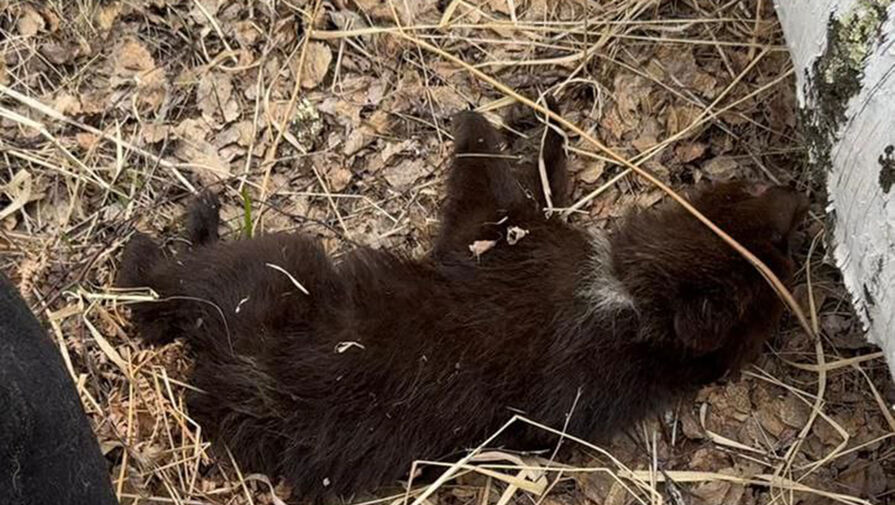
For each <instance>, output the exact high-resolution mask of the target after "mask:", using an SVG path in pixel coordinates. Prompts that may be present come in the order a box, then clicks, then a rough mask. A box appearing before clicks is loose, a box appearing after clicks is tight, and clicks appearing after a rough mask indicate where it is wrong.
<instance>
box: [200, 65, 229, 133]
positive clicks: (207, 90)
mask: <svg viewBox="0 0 895 505" xmlns="http://www.w3.org/2000/svg"><path fill="white" fill-rule="evenodd" d="M196 105H197V106H198V107H199V110H200V111H202V116H203V117H204V118H205V119H206V120H207V121H209V122H210V123H217V122H218V121H216V120H215V119H216V118H221V119H223V122H224V123H225V124H226V123H230V122H232V121H235V120H236V119H237V118H238V117H239V103H237V101H236V98H235V97H234V96H233V82H232V81H231V80H230V76H229V75H227V74H224V73H218V72H213V73H210V74H209V75H206V76H205V78H203V79H201V80H200V81H199V86H198V87H197V88H196Z"/></svg>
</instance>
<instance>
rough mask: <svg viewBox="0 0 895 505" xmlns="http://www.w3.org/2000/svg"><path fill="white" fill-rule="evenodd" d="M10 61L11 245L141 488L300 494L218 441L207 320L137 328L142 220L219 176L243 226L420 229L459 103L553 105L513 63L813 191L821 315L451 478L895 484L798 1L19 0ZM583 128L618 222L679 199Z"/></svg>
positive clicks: (670, 175)
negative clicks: (641, 403) (667, 394)
mask: <svg viewBox="0 0 895 505" xmlns="http://www.w3.org/2000/svg"><path fill="white" fill-rule="evenodd" d="M488 80H490V81H491V82H488ZM495 82H497V83H499V84H500V86H496V85H495ZM0 86H2V87H0V160H2V162H0V190H2V191H0V255H2V256H0V270H2V271H3V272H4V273H6V274H7V275H8V276H10V277H11V278H12V279H13V281H14V282H15V283H16V284H17V285H18V286H19V288H20V289H21V290H22V292H23V293H24V295H25V297H26V299H27V300H28V302H29V303H30V304H31V306H32V308H33V309H34V310H35V312H36V313H37V314H38V316H39V317H40V319H41V320H42V321H43V322H44V323H45V324H46V327H47V329H48V331H49V333H50V335H51V336H52V337H53V338H54V339H55V340H56V342H57V343H58V344H59V346H60V350H61V352H62V355H63V357H64V359H65V362H66V364H67V366H68V367H69V371H70V372H71V374H72V377H73V379H74V380H75V382H76V383H77V385H78V391H79V393H80V396H81V398H82V400H83V404H84V406H85V409H86V410H87V412H88V414H89V415H90V417H91V420H92V423H93V426H94V429H95V431H96V434H97V437H98V438H99V440H100V443H101V447H102V450H103V453H104V454H105V456H106V458H107V460H108V462H109V465H110V472H111V478H112V479H113V483H114V487H115V489H116V492H117V493H118V495H119V497H120V498H121V500H122V503H176V504H199V503H203V504H204V503H213V504H244V503H255V504H271V503H272V504H278V503H282V502H281V501H280V500H281V499H287V498H288V497H289V495H290V490H289V489H288V487H287V486H285V485H284V484H282V483H281V482H278V481H277V479H276V476H270V478H268V477H266V476H262V475H250V474H246V473H244V472H241V471H240V469H238V468H235V467H234V465H233V464H231V461H228V460H226V459H222V458H218V459H217V460H215V459H214V458H212V457H210V455H209V451H208V450H207V449H208V448H209V443H208V440H207V439H205V438H204V437H203V435H202V432H201V430H200V428H199V427H198V426H196V425H195V423H193V422H192V421H191V420H190V418H189V412H187V411H186V408H185V406H184V400H183V397H184V393H185V391H186V390H187V389H188V388H189V384H188V382H189V368H190V360H189V358H188V357H187V355H186V354H185V352H184V348H183V347H182V345H181V344H180V343H174V344H170V345H167V346H164V347H152V346H148V345H146V344H144V343H142V342H141V341H139V340H138V339H137V338H134V336H133V335H132V329H131V327H130V326H129V324H128V319H127V310H126V308H125V305H126V302H127V298H126V297H122V296H120V295H119V294H116V293H115V292H114V291H112V290H111V285H112V283H113V279H114V276H115V272H116V269H117V267H118V261H119V258H120V255H121V249H122V246H123V244H124V243H126V241H127V239H128V237H129V235H130V233H131V232H132V231H133V230H134V229H139V230H143V231H148V232H150V233H152V234H154V235H157V236H162V237H172V236H175V235H176V233H177V232H178V230H179V229H180V228H181V216H182V214H183V212H184V208H185V204H186V203H187V202H188V201H189V197H190V195H191V194H192V193H193V191H194V190H195V189H197V188H203V187H210V188H213V189H215V190H216V191H217V192H218V193H219V194H220V195H221V197H222V200H223V208H222V217H223V220H224V222H225V224H224V228H223V229H222V234H223V235H224V237H225V239H227V238H232V237H237V236H240V235H244V234H246V233H247V232H252V233H255V234H257V233H261V232H272V231H282V230H300V231H301V232H303V233H308V234H312V235H314V236H316V237H319V238H320V240H322V241H323V243H324V244H325V246H326V248H327V249H328V250H329V251H331V252H332V253H333V254H335V255H339V254H341V253H343V252H344V251H346V250H349V249H350V248H351V247H353V246H354V244H357V243H361V244H367V245H371V246H373V247H377V248H379V247H381V248H387V249H389V250H396V251H402V252H405V253H407V254H410V255H413V256H422V255H424V254H426V252H427V251H428V250H429V247H430V245H431V238H432V237H433V234H434V231H435V229H436V228H437V226H438V212H437V210H438V205H439V202H440V198H441V196H442V194H443V193H442V189H443V184H444V176H445V168H446V166H447V164H446V163H445V162H446V160H447V159H448V158H449V154H450V151H451V136H450V128H449V121H450V117H451V115H452V114H453V113H454V112H456V111H458V110H461V109H465V108H467V107H469V106H470V105H472V106H474V107H476V108H478V109H479V110H481V111H483V112H486V113H487V115H488V117H489V118H490V119H492V120H493V121H494V122H495V123H497V124H508V123H511V124H517V123H518V121H516V120H517V119H518V118H519V117H521V116H520V115H524V114H528V115H531V117H532V121H530V122H529V123H530V126H531V127H530V128H528V129H526V128H522V131H513V132H511V133H510V134H511V135H516V136H520V137H526V136H531V135H530V134H531V133H532V132H534V131H536V130H537V127H538V125H539V123H538V122H537V121H536V120H534V115H533V113H532V112H531V111H529V110H526V109H525V108H524V107H523V106H521V105H519V104H518V103H517V100H516V99H515V97H514V96H513V93H510V92H508V90H514V93H518V94H519V95H522V96H525V97H528V98H531V99H537V98H538V97H539V96H541V95H542V94H547V93H549V94H552V95H554V96H555V97H556V98H557V99H558V100H559V102H560V104H561V106H562V110H563V116H564V118H565V119H567V120H568V121H570V122H571V123H574V124H575V125H578V126H579V127H580V128H581V129H583V130H584V131H586V132H588V133H589V134H591V135H593V136H594V137H595V138H597V139H598V140H599V141H600V142H602V143H603V144H605V145H606V146H608V147H609V148H610V149H612V150H613V151H614V152H616V153H618V154H620V155H621V156H623V157H625V158H626V159H628V160H631V161H633V162H637V163H640V164H641V166H642V167H644V168H645V169H647V170H649V171H650V172H651V173H653V174H655V175H656V176H657V177H658V178H659V179H660V180H662V181H664V182H666V183H668V184H670V185H671V186H672V187H673V188H675V189H678V190H679V189H685V188H686V187H688V186H690V185H693V184H695V183H697V182H699V181H701V180H726V179H730V178H733V177H738V178H750V179H755V180H763V181H770V182H780V183H785V184H794V185H795V186H797V187H798V188H800V189H802V190H805V191H806V192H809V193H810V195H811V197H812V201H813V205H812V212H811V215H810V218H809V222H808V224H807V226H806V228H805V231H804V233H803V247H802V248H801V249H800V250H799V252H798V261H799V264H800V266H801V268H800V270H799V273H798V276H797V282H796V283H795V285H794V286H793V290H792V291H793V294H794V295H795V298H796V299H797V300H798V301H799V303H800V304H801V306H802V307H803V310H804V311H805V312H806V313H807V314H808V315H809V318H810V320H811V322H812V324H814V325H816V327H817V328H818V330H819V335H820V336H821V337H820V339H819V340H814V339H812V338H811V337H809V336H808V335H807V334H806V333H805V332H804V331H802V330H801V329H800V327H799V325H798V324H797V322H796V320H795V318H794V317H791V316H789V317H787V318H786V320H785V321H784V324H783V325H782V328H781V331H780V333H779V335H777V336H776V337H775V338H774V339H773V340H772V341H771V342H770V343H769V345H768V346H767V347H766V351H765V353H764V354H763V355H762V357H761V358H760V359H759V360H758V362H757V363H755V364H754V366H751V367H749V368H748V369H747V370H745V371H744V372H743V373H742V374H741V375H740V376H739V377H737V378H735V379H733V380H730V381H726V382H724V383H722V384H719V385H715V386H711V387H707V388H704V389H703V390H702V391H701V392H699V394H698V395H695V396H694V397H692V398H689V399H687V400H686V401H683V402H680V404H679V405H677V406H676V408H675V409H673V410H672V411H671V412H669V413H667V414H666V415H664V416H661V417H660V418H657V419H652V420H649V421H648V422H646V423H643V424H642V425H639V426H636V427H633V428H632V429H631V431H630V433H629V434H628V435H627V436H621V437H619V438H618V440H616V441H615V442H613V443H612V444H610V445H607V446H605V447H597V446H595V445H593V444H588V443H583V442H575V441H571V440H566V442H565V445H566V447H567V449H569V448H571V450H565V451H563V452H562V453H561V457H560V458H559V459H557V460H556V461H553V462H551V461H550V460H549V458H548V457H547V456H545V455H541V456H538V455H524V456H519V455H512V454H507V453H504V452H501V451H499V450H496V449H493V448H480V449H479V452H478V453H477V456H476V457H475V458H473V460H472V461H471V462H470V464H471V465H472V466H471V467H469V468H465V469H464V470H463V471H462V472H460V473H461V474H462V475H459V476H458V477H457V478H455V479H453V480H450V481H448V482H447V483H445V484H444V485H442V486H440V488H439V489H437V490H436V492H435V494H434V495H432V496H431V497H430V498H428V503H446V504H447V503H449V504H480V505H487V504H500V505H503V504H505V503H508V502H510V501H512V502H515V503H530V504H535V503H537V504H540V503H545V504H572V503H574V504H587V503H593V504H598V505H610V504H611V505H622V504H629V503H630V504H633V503H639V504H647V503H649V504H658V503H667V504H673V505H682V504H693V505H697V504H706V505H719V504H725V505H727V504H729V505H736V504H742V505H752V504H768V505H770V504H780V505H784V504H785V505H793V504H811V505H815V504H828V503H846V504H871V503H895V444H893V443H892V440H891V438H892V437H895V420H893V416H892V414H893V413H892V409H891V406H892V405H893V404H895V386H893V383H892V381H891V379H890V376H889V373H888V371H887V369H886V366H885V363H884V362H883V361H882V359H881V356H880V354H879V352H878V349H875V348H874V347H873V346H871V345H868V344H867V343H866V342H865V341H864V339H863V336H862V332H861V328H860V324H859V322H858V320H857V319H856V318H855V317H854V316H853V314H852V312H851V309H850V305H849V300H848V294H847V293H846V292H845V290H844V288H843V286H842V284H841V282H840V280H839V277H838V274H837V272H836V270H835V268H833V267H832V266H831V265H830V262H829V261H828V258H827V250H826V248H825V244H824V241H823V240H822V238H823V232H824V229H825V226H826V223H825V221H824V219H823V215H824V213H823V210H824V208H823V195H822V193H821V189H822V186H821V183H820V182H819V179H820V178H819V177H817V176H816V175H815V174H814V173H813V172H812V169H811V166H810V164H809V163H808V156H807V151H806V148H805V144H804V143H803V142H802V140H801V138H800V135H799V132H798V130H797V104H796V99H795V91H794V79H793V69H792V66H791V64H790V61H789V57H788V54H787V52H786V50H785V46H784V42H783V39H782V35H781V32H780V26H779V24H778V23H777V21H776V18H775V14H774V11H773V7H772V2H769V1H761V0H753V1H745V2H741V1H718V0H706V1H698V2H697V1H695V0H692V1H656V0H611V1H606V2H592V1H591V2H588V1H586V0H557V1H547V0H516V1H515V2H514V0H452V1H447V0H445V1H441V2H435V1H426V0H402V1H400V2H392V1H391V0H352V1H348V0H327V1H325V2H321V1H319V0H314V1H311V0H291V1H287V0H266V1H259V2H254V1H250V0H231V1H227V2H224V1H222V0H145V1H142V2H133V1H119V0H78V1H67V0H45V1H34V2H30V1H11V2H10V1H9V0H0ZM501 86H505V87H506V88H501ZM501 89H503V90H501ZM568 133H569V139H568V140H569V143H568V148H569V155H570V169H571V172H572V177H573V180H574V185H575V189H574V195H573V201H574V202H575V204H574V205H573V206H572V207H570V208H569V209H566V211H567V214H568V218H569V219H570V220H572V221H574V222H576V223H579V224H580V225H581V226H590V227H601V228H606V227H609V226H610V225H611V224H612V223H613V221H614V220H615V219H616V218H618V217H619V216H621V215H623V214H624V213H625V212H626V211H628V210H629V209H630V208H632V207H649V206H652V205H654V204H656V203H657V202H658V201H660V200H662V199H663V197H664V194H663V193H662V192H661V191H659V190H658V189H656V188H655V187H654V186H652V185H651V184H649V183H648V182H646V181H644V180H642V179H640V178H638V176H637V175H635V174H632V173H630V172H629V171H627V170H625V169H624V168H623V167H621V166H620V165H619V164H617V163H615V162H613V161H612V159H611V158H612V157H611V156H610V155H608V154H607V153H606V152H605V151H602V150H601V149H600V148H599V147H598V146H596V145H594V144H592V143H590V142H588V141H587V140H586V139H583V138H581V137H580V136H578V135H575V134H574V133H572V132H568ZM552 428H554V429H557V430H559V429H561V428H562V427H561V426H554V427H552ZM493 463H498V464H502V465H505V468H504V469H503V470H501V471H500V473H498V474H491V475H490V476H488V475H486V473H487V472H485V471H484V470H483V469H482V465H487V464H493ZM548 465H549V466H551V468H554V469H556V468H558V467H560V466H562V468H563V471H555V470H554V471H546V470H544V468H545V467H546V466H548ZM408 470H410V469H408ZM424 489H426V486H425V485H422V486H420V487H419V488H417V489H415V490H414V491H413V494H414V495H418V494H419V493H420V492H421V491H422V490H424ZM379 496H380V502H381V503H386V504H389V503H392V502H394V501H396V500H401V499H402V498H403V496H402V495H400V494H398V495H389V494H388V493H386V492H385V491H383V493H380V495H379ZM292 498H295V497H292ZM359 501H362V500H355V502H359ZM367 502H368V503H369V501H367Z"/></svg>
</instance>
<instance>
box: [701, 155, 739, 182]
mask: <svg viewBox="0 0 895 505" xmlns="http://www.w3.org/2000/svg"><path fill="white" fill-rule="evenodd" d="M737 167H738V165H737V162H736V160H734V159H733V158H729V157H727V156H718V157H717V158H712V159H710V160H709V161H708V162H706V163H705V164H703V165H702V167H701V169H702V173H703V174H705V176H706V177H708V178H709V179H710V180H712V181H729V180H731V179H734V178H736V176H737Z"/></svg>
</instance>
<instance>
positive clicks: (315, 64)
mask: <svg viewBox="0 0 895 505" xmlns="http://www.w3.org/2000/svg"><path fill="white" fill-rule="evenodd" d="M307 51H308V52H307V54H306V55H305V63H304V66H303V67H302V69H301V86H302V87H303V88H314V87H316V86H317V85H318V84H320V82H321V81H323V78H324V77H326V72H327V71H328V70H329V64H330V62H332V59H333V52H332V50H331V49H330V48H329V46H327V45H326V44H322V43H320V42H311V43H309V44H308V49H307ZM295 61H296V69H297V65H298V61H299V60H298V58H296V60H295Z"/></svg>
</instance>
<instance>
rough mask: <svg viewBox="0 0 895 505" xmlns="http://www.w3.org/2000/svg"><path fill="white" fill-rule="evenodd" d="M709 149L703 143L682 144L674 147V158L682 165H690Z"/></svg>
mask: <svg viewBox="0 0 895 505" xmlns="http://www.w3.org/2000/svg"><path fill="white" fill-rule="evenodd" d="M707 147H708V146H707V145H706V144H705V143H703V142H681V143H680V144H678V145H676V146H675V147H674V156H675V157H676V158H677V160H678V161H680V162H681V163H690V162H691V161H693V160H695V159H699V158H701V157H702V155H703V154H705V150H706V148H707Z"/></svg>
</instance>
